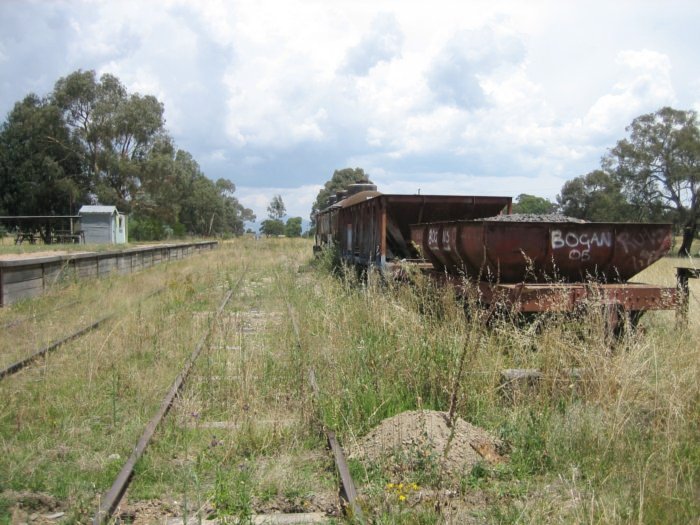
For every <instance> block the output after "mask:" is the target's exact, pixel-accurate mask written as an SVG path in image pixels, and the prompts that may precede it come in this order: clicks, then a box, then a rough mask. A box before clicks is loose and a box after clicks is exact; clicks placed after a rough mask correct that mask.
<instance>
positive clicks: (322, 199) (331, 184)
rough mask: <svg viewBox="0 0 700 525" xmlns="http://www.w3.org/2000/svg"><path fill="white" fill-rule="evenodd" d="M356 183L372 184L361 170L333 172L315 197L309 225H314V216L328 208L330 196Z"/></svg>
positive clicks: (347, 169) (349, 169) (346, 169)
mask: <svg viewBox="0 0 700 525" xmlns="http://www.w3.org/2000/svg"><path fill="white" fill-rule="evenodd" d="M358 182H366V183H369V184H372V181H371V180H369V175H367V174H366V173H365V170H363V169H362V168H343V169H342V170H335V171H334V172H333V176H332V177H331V179H330V180H329V181H327V182H326V184H325V185H324V186H323V188H321V190H320V191H319V192H318V195H317V196H316V201H314V204H313V206H312V208H311V223H312V224H316V214H317V213H318V212H319V211H321V210H323V209H325V208H327V207H328V204H329V199H330V198H331V196H332V195H335V194H336V193H337V192H338V191H340V190H344V189H345V188H346V187H348V186H349V185H350V184H355V183H358Z"/></svg>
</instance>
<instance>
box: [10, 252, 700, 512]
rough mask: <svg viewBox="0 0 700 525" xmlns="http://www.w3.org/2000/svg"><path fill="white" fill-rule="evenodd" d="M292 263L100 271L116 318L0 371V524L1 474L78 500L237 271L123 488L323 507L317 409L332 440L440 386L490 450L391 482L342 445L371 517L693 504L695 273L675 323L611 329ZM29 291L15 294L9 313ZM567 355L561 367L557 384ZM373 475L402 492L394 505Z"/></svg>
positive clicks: (151, 405) (220, 261)
mask: <svg viewBox="0 0 700 525" xmlns="http://www.w3.org/2000/svg"><path fill="white" fill-rule="evenodd" d="M310 259H311V245H310V243H309V242H308V241H305V240H290V239H271V240H261V241H254V240H234V241H231V242H227V243H224V245H223V246H222V247H221V248H220V250H218V251H217V252H214V253H211V254H207V255H203V256H201V258H199V257H197V258H193V259H187V260H185V261H182V262H181V263H178V264H177V265H172V266H170V267H169V268H167V269H164V271H163V273H162V274H161V275H160V276H159V277H156V276H157V273H156V272H157V271H158V267H155V268H153V269H152V270H150V271H154V270H155V271H156V272H154V273H153V276H154V277H152V279H153V281H148V284H146V281H144V282H141V284H139V282H134V283H133V284H129V283H128V280H126V279H125V278H121V279H116V280H115V282H114V284H112V285H111V288H110V292H111V294H109V295H114V296H116V297H115V303H114V305H113V306H114V307H115V308H117V307H119V308H122V309H123V310H124V311H125V313H124V315H123V316H121V317H120V318H119V320H117V321H116V322H114V323H112V324H111V325H110V326H109V327H107V328H105V329H104V330H101V331H100V332H99V333H96V334H94V335H92V336H90V337H88V338H85V339H84V340H82V341H81V342H80V343H76V344H75V345H71V347H70V348H68V349H66V350H67V351H66V350H62V351H61V352H60V353H57V354H56V355H55V356H52V357H51V358H49V360H48V363H47V364H46V365H45V366H43V367H42V366H38V367H36V368H34V369H32V370H30V371H27V372H23V373H22V374H20V375H18V376H17V377H16V378H13V379H11V380H9V381H8V382H3V383H0V395H2V396H3V400H7V401H6V402H5V403H3V405H4V406H3V407H1V408H0V434H1V436H2V457H1V458H0V494H1V493H3V491H5V495H3V497H2V498H0V522H2V519H5V521H9V516H10V512H11V510H10V509H11V508H12V507H13V500H12V497H11V495H9V493H8V492H7V490H8V489H13V490H24V491H32V492H47V493H49V494H52V495H53V496H54V497H56V498H58V499H60V500H61V501H62V502H64V507H63V508H68V509H70V511H69V512H70V514H69V518H68V520H67V521H71V520H72V521H74V522H87V521H89V519H90V516H91V512H92V511H94V508H95V503H96V498H97V495H98V494H99V493H100V492H102V491H104V490H105V489H106V488H107V486H108V484H109V483H111V480H112V476H113V475H114V474H115V473H116V472H117V471H118V470H119V468H120V467H121V464H122V463H123V461H124V460H125V459H126V456H128V452H129V450H130V447H131V446H133V443H134V442H135V439H136V437H137V436H138V434H139V433H140V431H141V430H142V427H143V425H144V424H145V422H146V421H147V420H148V418H150V416H151V415H152V413H153V412H154V410H155V407H156V405H157V403H158V402H159V400H160V398H161V397H162V395H163V394H164V393H165V390H166V389H167V386H168V385H169V383H170V381H172V379H173V378H174V375H175V374H176V373H177V372H178V370H179V367H180V366H181V364H182V360H183V359H184V357H185V356H186V355H187V354H188V353H189V352H190V351H191V349H192V348H193V346H194V343H195V341H196V340H197V339H198V337H200V336H201V334H202V333H203V331H204V330H205V329H206V328H207V327H208V326H209V323H210V320H209V319H210V313H211V312H212V311H214V310H215V308H216V305H217V303H218V301H219V300H220V298H221V296H222V295H223V293H224V291H225V290H226V289H228V288H229V287H235V286H236V283H240V289H239V290H238V291H237V293H236V295H235V299H234V300H233V301H232V303H231V304H230V306H229V307H228V308H227V309H226V311H225V312H224V315H223V316H222V318H221V319H220V321H219V322H217V323H215V324H214V325H213V332H212V335H211V338H210V341H209V344H208V345H207V348H206V350H205V352H204V353H203V354H202V356H201V357H200V359H199V361H198V363H197V365H196V367H195V368H194V370H193V372H192V376H191V378H190V380H189V381H188V383H187V386H186V388H185V389H184V390H183V392H182V393H181V396H180V398H179V399H178V402H177V404H176V406H175V407H174V408H173V410H172V412H171V413H170V414H169V416H168V418H167V419H166V422H165V425H164V426H163V428H162V429H160V430H159V432H158V434H157V439H156V440H155V442H154V443H153V445H152V447H151V448H150V449H149V451H148V453H147V454H146V456H145V457H144V458H143V460H142V461H141V462H140V463H139V465H138V468H137V475H136V477H135V479H134V484H133V485H132V488H131V489H130V493H129V501H130V502H132V503H133V502H138V501H139V500H156V501H158V502H160V504H161V506H162V508H163V509H164V510H165V509H166V507H167V508H168V509H170V510H171V511H174V512H178V513H180V514H185V515H187V516H190V517H192V516H199V517H207V516H214V515H216V516H220V517H224V518H226V519H228V518H230V517H232V516H237V517H238V518H241V519H243V520H246V519H248V518H250V516H251V515H252V514H253V513H256V512H263V511H265V510H269V509H273V508H284V509H285V510H288V511H291V510H295V511H302V510H305V509H317V508H323V505H324V504H325V503H324V502H325V501H328V502H332V501H335V495H334V486H335V479H334V474H333V469H332V464H331V462H330V459H329V456H328V455H327V454H325V453H323V440H322V438H321V437H320V435H319V433H318V429H319V426H320V425H326V426H328V427H331V428H334V429H336V430H337V431H338V432H339V437H340V439H341V442H342V443H343V445H344V446H345V448H346V449H348V448H351V447H352V445H353V444H354V443H355V442H356V441H357V440H358V439H359V438H360V437H362V436H363V435H364V434H366V433H367V432H368V431H369V430H371V429H372V428H374V427H375V426H376V425H377V424H379V423H380V422H381V421H382V420H383V419H384V418H387V417H390V416H393V415H395V414H398V413H400V412H402V411H405V410H413V409H418V408H433V409H437V410H444V411H447V410H449V408H450V404H451V402H452V399H453V398H454V399H455V400H456V415H458V416H460V417H462V418H464V419H466V420H468V421H470V422H471V423H473V424H475V425H479V426H481V427H483V428H485V429H487V430H488V431H490V432H491V433H493V434H495V435H497V436H499V437H500V438H501V439H502V440H503V441H504V443H505V446H506V451H507V453H508V460H507V461H506V462H503V463H499V464H496V465H490V464H488V463H486V462H484V463H480V464H478V465H477V466H476V467H474V469H472V470H471V471H469V472H464V473H463V474H462V475H461V476H460V477H458V478H457V479H452V478H449V477H447V476H444V475H442V473H441V472H440V471H439V465H437V464H435V463H431V461H430V460H429V459H424V460H423V467H422V470H420V471H419V472H406V473H405V479H397V478H396V477H395V476H396V475H395V473H392V472H390V471H388V470H386V469H385V468H384V467H383V465H382V464H366V463H363V462H362V461H360V460H353V461H351V468H352V470H353V474H354V476H355V479H356V481H357V482H358V484H359V486H360V492H361V494H362V497H363V505H364V507H365V510H366V513H367V515H368V516H370V518H371V519H372V520H373V521H374V522H376V523H444V522H452V523H462V522H468V521H469V520H476V521H479V522H482V521H485V522H492V523H516V522H517V523H523V522H526V523H541V522H550V523H551V522H554V523H557V522H558V523H582V522H592V523H628V522H641V523H692V522H694V521H697V516H698V515H700V503H699V502H700V498H698V494H699V493H700V481H699V477H700V442H699V440H698V435H700V428H698V427H699V426H700V408H699V407H700V403H698V402H699V401H700V387H699V386H698V381H697V378H698V377H700V350H698V348H699V347H700V345H699V344H698V343H699V342H700V341H699V340H698V339H699V336H700V333H699V332H698V326H699V324H698V321H700V303H699V302H698V298H700V286H699V284H700V283H698V282H693V281H691V290H692V292H691V304H690V323H689V326H688V328H687V329H681V328H676V327H675V319H674V317H673V315H672V314H670V313H663V312H662V313H650V314H647V315H646V316H645V317H644V318H643V319H642V326H643V330H642V331H640V332H638V333H636V334H632V335H629V336H626V337H624V338H623V339H622V340H620V341H619V342H617V343H616V344H614V345H611V344H610V341H609V340H608V339H607V338H606V337H605V323H604V319H603V316H602V315H600V314H599V313H597V311H596V309H595V308H593V309H591V312H590V313H589V315H587V316H585V317H580V318H578V319H573V318H567V317H564V316H557V315H550V316H547V319H543V320H541V322H536V323H534V324H533V323H525V324H519V323H515V322H513V321H512V320H509V319H507V318H503V319H501V320H499V321H497V322H495V323H493V324H492V325H491V326H490V327H488V328H487V327H485V326H483V324H482V323H481V322H479V318H478V316H475V315H471V316H470V315H465V309H466V310H467V311H471V308H473V306H471V305H464V304H460V303H458V302H456V301H455V300H454V297H453V295H452V294H451V293H450V292H449V291H448V290H444V289H440V288H436V287H435V286H434V285H433V284H431V283H430V282H429V281H423V280H421V279H417V280H416V282H415V283H414V284H413V285H406V284H399V283H393V282H384V281H382V280H381V279H379V277H378V276H377V275H374V274H371V275H370V276H369V279H368V280H362V279H359V278H358V277H357V276H356V275H355V273H354V272H352V271H345V272H340V274H339V275H337V274H335V275H334V274H332V273H331V272H330V271H328V269H327V266H325V267H324V265H323V264H318V263H315V264H314V263H311V261H310ZM195 261H196V264H195ZM678 263H679V261H678V260H675V259H664V260H663V261H660V262H659V263H657V264H656V265H654V266H653V267H652V268H650V269H649V270H647V271H646V272H644V274H643V275H641V276H639V279H640V280H641V281H644V282H652V283H657V284H664V285H673V284H674V275H675V274H674V269H673V267H674V266H677V265H679V264H678ZM687 263H692V261H683V264H687ZM189 264H192V266H186V265H189ZM178 265H183V266H178ZM144 276H145V272H144ZM157 282H166V283H168V284H167V286H168V292H167V293H166V294H165V295H164V296H163V297H162V298H160V299H158V300H149V301H146V302H144V303H143V304H141V305H140V306H138V305H137V304H136V303H135V302H131V297H132V296H136V295H138V292H137V290H138V291H141V290H143V289H145V288H146V287H147V286H151V285H156V284H157ZM103 285H104V286H106V285H107V282H104V283H102V284H100V286H103ZM122 287H123V288H122ZM89 288H90V287H89V286H86V288H85V289H82V288H81V285H80V284H78V283H76V285H75V286H74V288H72V287H69V288H66V289H65V291H64V292H62V293H61V294H58V295H57V296H56V297H55V298H54V299H51V298H50V297H47V298H41V299H38V300H37V301H47V303H46V305H47V307H48V306H50V305H52V304H59V303H60V302H61V301H67V300H68V299H69V296H70V297H73V296H72V295H70V294H75V297H76V298H78V299H80V300H82V301H84V303H85V304H86V305H87V304H88V302H89V300H92V299H93V298H96V297H97V296H100V295H106V294H99V293H97V292H95V296H91V295H90V293H89V292H91V290H90V289H89ZM120 290H122V291H121V292H120ZM127 290H128V291H127ZM120 293H123V294H125V295H127V296H128V297H123V298H121V299H119V298H118V296H119V294H120ZM50 301H54V302H53V303H51V302H50ZM122 301H123V302H122ZM287 303H289V304H291V306H292V311H293V312H294V315H295V317H296V320H297V323H298V325H299V327H300V335H301V345H297V342H296V338H295V335H294V332H293V329H292V324H291V322H290V320H289V316H288V312H287ZM39 304H41V303H40V302H33V303H32V304H26V305H20V306H18V310H17V312H18V313H17V315H20V314H21V315H25V314H26V313H30V312H32V311H38V310H41V309H40V308H38V307H37V305H39ZM118 305H121V306H118ZM13 308H14V307H13ZM99 308H101V309H106V308H108V306H107V305H103V304H101V306H100V307H99ZM20 309H24V310H21V311H20ZM94 309H95V307H92V310H94ZM87 311H90V308H87ZM1 321H2V319H0V322H1ZM44 322H47V323H49V324H47V325H44V324H42V323H44ZM53 322H54V321H37V323H36V324H34V325H32V326H33V329H36V330H41V329H42V327H45V326H52V325H51V324H50V323H53ZM52 329H53V328H52ZM47 330H48V328H47ZM20 337H21V336H19V335H13V339H14V340H15V341H17V340H18V339H20ZM6 351H8V350H6ZM462 359H464V367H463V368H464V369H463V373H462V375H461V376H460V380H459V382H457V381H456V379H457V374H458V370H459V363H460V361H461V360H462ZM310 368H313V369H315V371H316V377H317V380H318V383H319V385H320V389H321V401H320V403H318V404H316V403H315V401H314V400H313V396H312V394H311V390H310V388H309V384H308V370H309V369H310ZM506 368H538V369H540V370H541V371H542V379H541V381H540V384H539V387H538V388H536V389H533V390H532V391H530V392H525V393H523V395H521V396H517V397H515V399H514V400H513V401H507V400H505V399H504V397H503V395H502V392H501V390H500V388H499V375H500V372H501V370H503V369H506ZM572 368H577V369H581V375H580V377H579V378H578V379H572V377H571V373H570V372H571V369H572ZM115 454H116V455H118V457H117V456H115ZM389 483H405V484H412V483H415V484H416V486H417V487H419V488H418V489H417V490H415V491H413V492H412V493H411V494H409V496H411V497H413V498H414V499H413V500H411V498H408V500H406V501H404V500H401V499H400V498H399V497H398V496H399V493H398V492H397V490H396V489H395V488H394V486H393V485H392V486H391V487H390V488H389V485H388V484H389ZM406 486H409V485H406ZM410 486H412V485H410ZM402 490H404V489H402ZM411 490H413V489H411ZM418 494H421V496H420V498H421V501H422V503H416V501H417V500H416V498H418V496H417V495H418ZM401 495H403V493H401ZM323 498H326V499H325V500H324V499H323ZM407 501H412V502H411V503H410V504H409V503H407ZM3 513H4V514H3ZM2 516H4V518H2Z"/></svg>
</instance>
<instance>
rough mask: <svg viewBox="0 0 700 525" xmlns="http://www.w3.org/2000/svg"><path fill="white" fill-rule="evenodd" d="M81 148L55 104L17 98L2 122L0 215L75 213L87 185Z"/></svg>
mask: <svg viewBox="0 0 700 525" xmlns="http://www.w3.org/2000/svg"><path fill="white" fill-rule="evenodd" d="M79 151H80V145H79V144H77V143H76V142H74V141H73V140H72V139H71V137H70V133H69V130H68V128H67V127H66V126H65V124H64V122H63V120H62V118H61V113H60V111H59V110H58V108H56V107H55V106H52V105H51V104H49V103H48V102H47V101H46V100H44V99H40V98H39V97H38V96H36V95H33V94H32V95H28V96H27V97H25V98H24V100H22V101H21V102H18V103H16V104H15V106H14V108H13V110H12V111H11V112H10V113H9V115H8V117H7V120H6V121H5V122H4V123H3V124H2V126H1V127H0V215H2V214H4V215H52V214H56V215H59V214H69V213H75V211H76V208H77V205H78V203H80V202H81V201H83V200H84V199H85V198H86V196H87V193H88V191H89V189H90V185H89V180H88V178H87V177H85V176H84V172H83V169H82V165H81V156H80V153H79Z"/></svg>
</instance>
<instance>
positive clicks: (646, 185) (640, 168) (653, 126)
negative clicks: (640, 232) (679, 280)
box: [603, 107, 700, 255]
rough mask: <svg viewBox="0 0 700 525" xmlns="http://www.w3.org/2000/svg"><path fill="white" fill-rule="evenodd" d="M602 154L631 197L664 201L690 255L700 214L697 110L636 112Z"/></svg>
mask: <svg viewBox="0 0 700 525" xmlns="http://www.w3.org/2000/svg"><path fill="white" fill-rule="evenodd" d="M627 131H628V132H629V137H628V138H626V139H623V140H620V141H619V142H618V143H617V145H616V146H615V147H614V148H613V149H612V150H610V153H609V154H608V155H607V156H606V157H605V158H604V159H603V166H604V168H605V169H606V170H607V171H609V172H611V173H614V174H615V176H616V177H617V178H618V179H619V180H620V181H621V183H622V186H623V191H624V192H625V194H626V195H627V197H628V199H629V200H630V202H632V203H633V204H635V205H637V206H658V205H660V206H662V207H663V208H664V209H665V210H670V211H673V212H674V213H675V214H677V216H678V219H679V221H680V223H681V225H682V226H683V242H682V243H681V247H680V249H679V251H678V253H679V255H690V245H691V243H692V241H693V238H694V237H695V233H696V231H697V223H698V219H699V218H700V128H699V127H698V120H697V114H696V113H695V111H680V110H676V109H672V108H670V107H664V108H661V109H660V110H658V111H656V112H655V113H649V114H646V115H642V116H640V117H637V118H636V119H634V120H633V121H632V124H630V125H629V126H628V127H627Z"/></svg>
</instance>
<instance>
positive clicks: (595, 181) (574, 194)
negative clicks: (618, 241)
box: [557, 170, 643, 222]
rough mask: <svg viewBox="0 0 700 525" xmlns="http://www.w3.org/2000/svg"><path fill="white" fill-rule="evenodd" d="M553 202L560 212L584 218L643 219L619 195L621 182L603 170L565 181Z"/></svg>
mask: <svg viewBox="0 0 700 525" xmlns="http://www.w3.org/2000/svg"><path fill="white" fill-rule="evenodd" d="M557 202H558V203H559V207H560V208H561V211H562V213H563V214H564V215H568V216H570V217H577V218H579V219H585V220H588V221H602V222H614V221H631V220H643V218H642V217H639V216H638V215H636V214H635V213H636V211H637V210H635V209H634V207H633V206H632V205H630V203H629V202H628V201H627V199H626V198H625V196H624V195H623V193H622V186H621V184H620V183H619V182H618V181H617V180H616V178H615V177H614V176H613V175H611V174H610V173H607V172H606V171H603V170H595V171H592V172H590V173H588V174H586V175H583V176H580V177H576V178H575V179H572V180H570V181H567V182H566V183H565V184H564V186H563V187H562V189H561V193H560V194H559V195H557Z"/></svg>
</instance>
